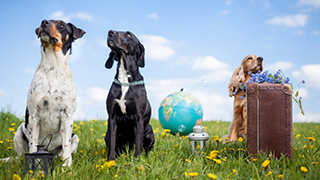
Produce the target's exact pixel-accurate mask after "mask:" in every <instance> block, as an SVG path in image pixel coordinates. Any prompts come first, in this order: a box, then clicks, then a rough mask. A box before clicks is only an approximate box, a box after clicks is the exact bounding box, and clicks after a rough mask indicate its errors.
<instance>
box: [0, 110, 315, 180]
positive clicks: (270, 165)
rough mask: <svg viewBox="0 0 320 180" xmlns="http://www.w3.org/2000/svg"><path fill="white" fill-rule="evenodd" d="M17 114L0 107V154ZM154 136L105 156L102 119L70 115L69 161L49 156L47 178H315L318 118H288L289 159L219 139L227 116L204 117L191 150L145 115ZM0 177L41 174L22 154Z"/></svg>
mask: <svg viewBox="0 0 320 180" xmlns="http://www.w3.org/2000/svg"><path fill="white" fill-rule="evenodd" d="M22 121H23V120H21V119H19V118H17V117H16V116H15V115H14V114H12V113H10V112H5V111H1V112H0V131H1V133H0V151H1V154H0V158H4V157H9V156H11V157H14V156H16V153H15V150H14V145H13V142H12V139H13V136H14V133H15V131H16V130H17V128H18V126H19V124H20V123H21V122H22ZM151 124H152V126H153V128H154V133H155V136H156V143H155V146H154V149H153V150H152V151H151V152H150V153H149V155H148V156H147V157H146V156H145V155H144V154H143V155H141V156H139V157H138V158H134V157H133V153H132V152H131V153H129V154H123V155H121V157H119V158H117V159H116V162H115V163H112V162H107V161H106V157H107V151H106V150H105V143H104V135H105V132H106V130H107V121H106V120H90V121H83V122H80V121H76V122H75V123H74V133H76V134H77V135H78V136H79V138H80V143H79V147H78V152H77V153H76V154H75V155H73V162H72V166H71V167H62V166H61V165H62V163H63V162H62V160H61V159H60V158H55V170H54V172H53V175H52V176H49V177H48V179H130V180H131V179H210V178H212V179H308V180H313V179H320V164H319V162H320V151H319V149H320V128H319V127H320V124H319V123H294V125H293V128H294V129H293V135H294V144H293V151H294V160H290V159H285V158H280V159H273V158H268V156H267V155H266V154H261V155H259V156H258V157H257V158H255V159H253V158H251V157H250V156H248V155H247V152H246V142H245V141H242V142H240V141H238V142H236V143H232V144H226V145H222V144H221V143H218V142H219V139H220V138H221V137H222V136H223V135H225V134H227V132H228V126H229V125H230V122H220V121H205V122H203V126H205V131H206V132H207V133H208V134H209V135H210V139H209V143H208V147H207V149H206V150H204V152H203V153H201V154H196V155H191V151H190V148H189V140H188V139H187V138H186V137H181V136H173V135H170V134H168V133H166V132H165V131H164V129H163V128H162V127H161V126H160V124H159V121H158V120H154V119H152V120H151ZM0 179H28V180H30V179H42V177H41V174H39V173H36V172H33V173H28V174H25V172H24V157H21V158H20V159H17V160H12V161H10V162H8V163H0Z"/></svg>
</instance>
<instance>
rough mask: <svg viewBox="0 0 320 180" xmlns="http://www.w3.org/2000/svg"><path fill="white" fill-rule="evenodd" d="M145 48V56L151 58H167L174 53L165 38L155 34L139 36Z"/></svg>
mask: <svg viewBox="0 0 320 180" xmlns="http://www.w3.org/2000/svg"><path fill="white" fill-rule="evenodd" d="M140 38H141V41H142V44H143V45H144V46H145V49H146V57H147V58H148V59H153V60H159V61H161V60H167V59H169V58H170V57H172V56H173V55H174V54H175V51H174V50H173V49H172V47H170V42H169V40H167V39H166V38H164V37H162V36H157V35H142V36H140Z"/></svg>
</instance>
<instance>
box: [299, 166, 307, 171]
mask: <svg viewBox="0 0 320 180" xmlns="http://www.w3.org/2000/svg"><path fill="white" fill-rule="evenodd" d="M300 170H301V171H303V172H308V169H307V168H306V167H304V166H301V168H300Z"/></svg>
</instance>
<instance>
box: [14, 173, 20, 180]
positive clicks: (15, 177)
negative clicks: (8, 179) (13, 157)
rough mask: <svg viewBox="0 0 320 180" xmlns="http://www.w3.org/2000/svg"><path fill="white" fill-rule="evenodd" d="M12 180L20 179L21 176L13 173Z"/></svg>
mask: <svg viewBox="0 0 320 180" xmlns="http://www.w3.org/2000/svg"><path fill="white" fill-rule="evenodd" d="M13 179H14V180H21V177H20V176H19V175H18V174H13Z"/></svg>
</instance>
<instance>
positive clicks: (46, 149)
mask: <svg viewBox="0 0 320 180" xmlns="http://www.w3.org/2000/svg"><path fill="white" fill-rule="evenodd" d="M48 136H50V140H49V143H48V145H47V147H46V148H45V149H44V150H45V151H48V147H49V145H50V143H51V140H52V134H48V135H47V136H46V137H45V138H44V139H43V141H42V143H41V145H40V146H43V143H44V141H45V140H46V139H47V137H48Z"/></svg>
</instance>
